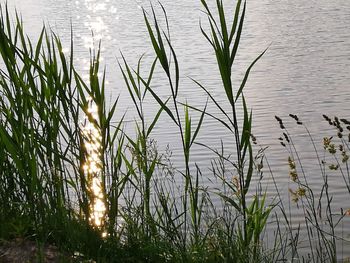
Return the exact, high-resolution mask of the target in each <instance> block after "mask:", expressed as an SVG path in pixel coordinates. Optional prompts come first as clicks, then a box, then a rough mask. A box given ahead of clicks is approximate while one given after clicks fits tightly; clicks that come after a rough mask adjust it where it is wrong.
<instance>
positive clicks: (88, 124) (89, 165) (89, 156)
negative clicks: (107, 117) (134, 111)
mask: <svg viewBox="0 0 350 263" xmlns="http://www.w3.org/2000/svg"><path fill="white" fill-rule="evenodd" d="M97 112H98V108H97V106H96V104H95V103H94V102H93V101H92V100H91V99H89V100H88V109H87V112H86V116H85V119H84V123H83V125H82V135H83V140H84V149H85V156H86V160H85V163H84V164H83V170H84V174H85V176H86V178H87V181H88V184H89V186H88V191H89V196H90V218H89V221H90V223H91V224H92V225H93V226H96V227H97V228H99V229H102V228H103V225H104V216H105V212H106V204H105V196H104V192H103V187H102V182H101V174H102V167H103V164H102V145H101V141H102V136H101V131H100V129H99V127H98V126H97V125H96V123H98V120H99V118H98V113H97Z"/></svg>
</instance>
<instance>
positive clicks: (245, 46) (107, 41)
mask: <svg viewBox="0 0 350 263" xmlns="http://www.w3.org/2000/svg"><path fill="white" fill-rule="evenodd" d="M1 2H5V1H4V0H1ZM8 2H9V6H10V7H14V6H16V7H17V10H18V11H19V12H20V13H21V14H22V16H23V20H24V22H25V23H24V26H25V29H26V32H27V33H28V34H29V35H30V36H31V37H37V36H38V34H39V32H40V29H41V26H42V24H43V21H45V23H46V24H47V25H50V26H51V27H52V29H53V30H54V31H55V32H56V33H58V35H59V36H60V37H61V39H62V41H63V43H64V44H65V45H66V47H69V41H70V27H71V25H72V27H73V30H74V42H75V56H76V63H77V65H78V66H79V67H80V69H81V70H82V71H86V70H87V68H88V63H89V52H88V49H89V48H90V47H91V46H92V45H93V40H92V39H93V38H92V32H93V35H94V39H95V41H98V40H99V39H101V40H102V47H103V54H102V56H103V59H104V62H103V63H105V64H106V65H107V79H108V90H107V92H108V96H109V97H110V98H111V101H113V100H114V99H116V98H117V96H118V95H119V94H120V96H121V103H120V107H119V112H120V114H121V113H123V112H124V111H126V110H128V113H129V115H128V116H129V120H131V121H132V115H133V110H132V107H131V106H130V101H129V99H128V96H127V90H126V87H125V85H124V83H123V81H122V76H121V74H120V71H119V69H118V66H117V60H116V59H117V58H120V57H121V56H120V51H122V52H123V54H124V56H125V57H126V58H127V59H128V61H129V62H130V64H131V65H134V66H136V63H137V60H138V58H139V57H140V56H141V55H142V54H145V59H144V66H145V70H147V67H149V65H150V63H151V61H152V59H153V57H154V55H153V51H152V49H151V44H150V41H149V39H148V37H147V32H146V29H145V26H144V21H143V16H142V9H141V7H145V8H146V10H150V9H149V1H148V0H147V1H144V0H133V1H132V0H119V1H115V0H77V1H73V0H72V1H70V0H9V1H8ZM151 2H154V5H155V6H156V10H157V11H158V13H159V14H161V10H160V8H159V7H158V6H157V3H156V1H151ZM162 3H163V4H164V6H165V8H166V10H167V12H168V18H169V22H170V30H171V38H172V41H173V45H174V47H175V49H176V51H177V55H178V58H179V63H180V67H181V68H180V71H181V83H180V91H179V92H180V93H181V100H182V101H186V100H187V101H188V102H189V103H190V104H191V105H193V106H195V107H203V106H204V104H205V101H206V95H205V94H204V92H202V91H201V90H200V89H199V88H198V87H197V86H196V85H195V84H194V83H193V82H192V81H191V80H190V79H189V77H191V78H194V79H196V80H198V81H199V82H201V83H202V84H203V85H204V86H206V87H207V88H208V89H209V90H210V91H211V92H212V94H213V95H214V96H215V97H216V98H217V100H218V101H219V102H220V103H223V104H224V105H225V107H226V108H227V103H226V102H225V101H226V99H225V94H224V91H223V89H222V87H221V82H220V80H219V77H218V76H219V74H218V70H217V66H216V64H215V57H214V54H213V51H212V50H211V47H210V46H209V44H208V43H207V42H206V41H205V39H204V37H203V36H202V34H201V32H200V29H199V21H200V19H201V20H202V21H203V22H204V25H205V16H204V15H203V14H202V13H201V12H200V10H202V8H201V5H200V1H193V0H192V1H188V0H178V1H170V0H163V1H162ZM224 3H225V4H226V6H227V7H229V6H230V3H231V2H230V1H224ZM227 10H228V12H229V11H232V8H228V9H227ZM349 25H350V1H348V0H331V1H330V0H318V1H316V0H294V1H290V0H280V1H273V0H250V1H248V5H247V14H246V20H245V26H244V30H243V37H242V41H241V46H240V49H239V52H238V53H239V54H238V56H237V61H236V64H235V66H234V73H233V79H234V81H235V84H236V87H237V86H239V81H240V79H242V77H243V74H244V72H245V69H246V68H247V67H248V66H249V64H250V63H251V62H252V61H253V60H254V58H255V57H257V56H258V55H259V54H260V53H261V52H262V51H263V50H264V49H265V48H266V47H268V46H269V49H268V51H267V53H266V54H265V55H264V57H263V58H262V59H261V60H260V61H259V62H258V64H257V65H256V66H255V67H254V70H253V71H252V73H251V75H250V78H249V80H248V83H247V85H246V88H245V96H246V99H247V103H248V105H249V107H251V108H252V109H253V118H254V127H253V133H254V135H255V136H256V137H257V138H258V141H259V143H260V144H262V145H263V146H265V145H268V146H269V148H268V149H267V151H266V155H267V157H268V160H269V163H270V165H271V168H272V171H273V173H274V176H275V179H276V182H277V185H278V186H279V188H280V191H281V193H283V198H285V200H288V194H287V193H288V188H290V187H293V183H291V182H290V178H289V176H288V166H287V157H288V154H287V152H286V151H285V149H284V148H283V147H282V146H281V145H280V144H279V141H278V139H277V138H278V137H280V136H281V130H280V129H279V127H278V124H277V123H276V121H275V119H274V116H275V115H278V116H281V117H285V118H286V117H287V116H288V114H289V113H294V114H297V115H298V116H299V117H300V119H301V120H302V121H303V122H304V123H306V124H307V126H308V128H309V130H310V131H311V133H312V134H313V136H314V139H315V143H316V144H317V145H318V147H319V148H320V149H322V138H323V137H324V136H330V135H334V134H335V133H334V132H331V131H330V129H329V126H328V124H326V123H325V122H324V121H323V119H322V114H327V115H329V116H335V115H336V116H339V117H344V118H349V113H350V103H349V101H350V26H349ZM159 75H160V74H158V73H157V75H156V76H159ZM163 80H164V79H162V78H161V77H160V78H159V80H157V81H156V82H155V83H154V88H155V89H156V90H157V93H158V95H160V96H161V97H163V98H164V97H166V96H167V94H169V88H168V86H167V85H166V84H165V83H166V82H165V81H163ZM154 105H156V104H154V103H149V104H147V105H146V110H147V111H148V112H149V116H152V114H153V113H154V112H155V111H156V110H157V108H156V107H155V106H154ZM209 110H210V112H211V113H214V114H215V113H218V111H217V110H216V109H215V108H214V107H209ZM194 120H198V116H196V115H194ZM286 120H288V121H287V125H289V126H290V127H291V128H290V131H291V132H292V133H293V134H295V135H296V136H295V139H294V143H295V145H296V148H297V149H298V150H299V151H300V154H301V157H302V159H303V160H304V162H305V163H304V165H305V167H304V168H305V170H306V173H307V176H308V182H309V184H310V185H312V186H313V187H315V189H319V188H320V186H321V185H322V179H321V175H320V173H319V168H318V166H317V162H316V160H315V158H314V157H315V155H314V154H313V146H312V145H311V143H310V141H309V140H308V136H307V134H306V133H305V130H304V129H303V128H301V127H299V128H295V125H294V124H293V123H294V122H292V121H290V118H289V119H286ZM169 123H170V121H169V119H168V118H166V116H165V115H164V116H163V118H162V119H161V120H160V124H159V125H158V126H157V127H156V128H155V131H154V134H153V137H154V138H155V139H156V140H157V142H158V146H159V148H160V149H161V150H162V149H165V147H166V145H167V144H169V145H170V146H171V149H172V150H173V157H172V160H173V162H174V165H175V166H177V167H181V162H182V159H181V157H180V156H181V154H180V153H181V151H180V150H179V145H178V144H177V143H176V141H178V135H177V134H176V133H175V132H174V130H175V128H174V127H173V126H172V125H171V124H169ZM130 125H132V124H130ZM130 127H132V126H130ZM131 129H132V128H131ZM221 140H223V141H224V142H225V143H227V145H228V147H232V142H233V138H231V137H230V135H229V134H228V133H227V132H226V131H225V129H224V128H223V127H221V126H220V125H218V124H217V122H215V121H214V120H211V119H210V118H207V119H206V121H205V123H204V125H203V128H202V131H201V133H200V136H199V141H201V142H205V143H206V144H208V145H209V146H211V147H216V148H217V147H219V145H220V141H221ZM212 157H213V154H212V153H210V152H209V151H207V150H203V148H201V147H197V146H196V147H194V149H193V154H192V161H193V162H197V163H198V165H199V166H200V167H201V168H202V169H203V170H206V168H207V167H208V166H209V162H208V160H209V159H210V158H212ZM266 174H267V175H266V178H265V181H264V183H265V184H266V185H267V186H268V190H267V191H268V194H270V196H274V194H275V193H276V191H275V190H274V188H273V187H271V186H272V181H271V178H270V177H269V176H268V173H266ZM204 175H205V176H204V177H205V178H208V179H204V183H207V184H208V183H209V179H210V173H209V172H207V173H204ZM329 183H330V188H331V191H332V194H333V195H334V209H335V210H336V212H338V211H340V208H343V209H344V210H347V209H349V208H350V204H349V203H344V200H348V198H349V192H348V191H347V190H346V188H345V187H344V181H343V179H342V177H341V176H340V175H337V174H336V176H333V177H332V178H330V182H329ZM292 214H293V217H294V218H295V220H296V221H297V222H298V220H301V221H302V220H303V216H302V211H300V210H299V209H297V207H296V206H295V205H293V204H292ZM339 234H340V235H341V236H342V237H343V238H345V239H347V240H350V225H349V220H345V221H344V224H343V226H342V228H341V233H339ZM339 253H340V256H341V257H343V256H344V257H346V256H350V244H349V243H345V245H343V247H342V249H341V251H340V252H339Z"/></svg>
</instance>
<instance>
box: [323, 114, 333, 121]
mask: <svg viewBox="0 0 350 263" xmlns="http://www.w3.org/2000/svg"><path fill="white" fill-rule="evenodd" d="M322 116H323V118H324V119H325V120H326V121H328V122H329V121H330V120H331V119H330V118H329V117H328V116H327V115H326V114H323V115H322Z"/></svg>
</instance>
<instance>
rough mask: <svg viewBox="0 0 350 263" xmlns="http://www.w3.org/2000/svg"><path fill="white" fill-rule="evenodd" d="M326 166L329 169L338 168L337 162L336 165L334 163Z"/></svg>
mask: <svg viewBox="0 0 350 263" xmlns="http://www.w3.org/2000/svg"><path fill="white" fill-rule="evenodd" d="M328 168H329V169H330V170H334V171H335V170H338V168H339V165H338V164H337V165H335V164H331V165H329V166H328Z"/></svg>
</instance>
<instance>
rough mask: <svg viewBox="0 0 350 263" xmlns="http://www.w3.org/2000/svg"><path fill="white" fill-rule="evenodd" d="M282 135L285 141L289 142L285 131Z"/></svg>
mask: <svg viewBox="0 0 350 263" xmlns="http://www.w3.org/2000/svg"><path fill="white" fill-rule="evenodd" d="M283 136H284V138H285V139H286V141H287V142H288V143H289V142H290V141H289V138H288V135H287V134H286V133H285V132H284V133H283Z"/></svg>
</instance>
